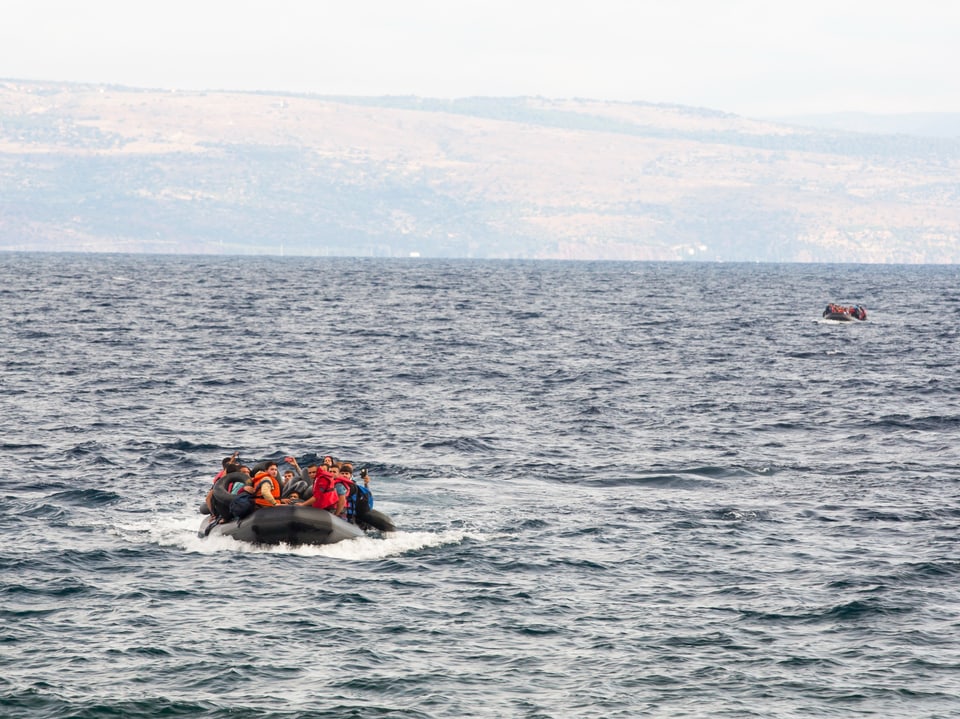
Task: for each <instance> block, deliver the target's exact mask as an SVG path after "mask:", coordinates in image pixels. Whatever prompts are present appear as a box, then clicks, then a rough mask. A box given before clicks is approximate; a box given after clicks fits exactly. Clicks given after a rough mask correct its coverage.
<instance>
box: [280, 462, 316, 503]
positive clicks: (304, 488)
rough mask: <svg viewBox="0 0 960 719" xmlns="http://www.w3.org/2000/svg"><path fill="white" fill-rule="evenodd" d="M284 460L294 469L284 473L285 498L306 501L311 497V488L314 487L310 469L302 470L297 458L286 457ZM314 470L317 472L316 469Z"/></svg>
mask: <svg viewBox="0 0 960 719" xmlns="http://www.w3.org/2000/svg"><path fill="white" fill-rule="evenodd" d="M283 460H284V461H285V462H286V463H287V464H288V465H290V466H291V467H292V468H293V469H288V470H286V471H285V472H284V473H283V496H284V497H290V498H292V499H306V498H307V497H308V496H310V488H311V487H312V486H313V475H312V474H311V473H310V467H307V468H306V469H301V468H300V465H299V463H298V462H297V459H296V457H284V458H283ZM314 470H316V467H314Z"/></svg>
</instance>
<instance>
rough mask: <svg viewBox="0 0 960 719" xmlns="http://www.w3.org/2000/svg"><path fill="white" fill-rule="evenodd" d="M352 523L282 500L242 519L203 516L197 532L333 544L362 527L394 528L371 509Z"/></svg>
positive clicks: (358, 533)
mask: <svg viewBox="0 0 960 719" xmlns="http://www.w3.org/2000/svg"><path fill="white" fill-rule="evenodd" d="M357 522H358V523H357V524H351V523H350V522H347V521H345V520H343V519H340V517H337V516H336V515H334V514H331V513H330V512H328V511H327V510H325V509H317V508H315V507H309V506H301V505H297V504H284V505H280V506H278V507H263V508H261V509H258V510H256V511H255V512H253V513H252V514H250V515H248V516H246V517H244V518H243V519H228V520H226V521H220V520H218V519H217V518H215V517H206V518H204V520H203V522H202V524H201V525H200V531H199V532H198V534H199V536H201V537H213V536H223V537H232V538H233V539H236V540H238V541H241V542H250V543H252V544H290V545H293V546H298V545H301V544H335V543H336V542H342V541H343V540H344V539H356V538H357V537H363V536H365V534H366V532H365V531H364V529H363V528H364V527H368V528H370V529H375V530H379V531H381V532H393V531H396V527H395V526H394V524H393V520H391V519H390V517H388V516H387V515H386V514H384V513H383V512H379V511H377V510H375V509H371V510H370V511H368V512H366V513H365V514H364V515H363V516H361V517H358V518H357Z"/></svg>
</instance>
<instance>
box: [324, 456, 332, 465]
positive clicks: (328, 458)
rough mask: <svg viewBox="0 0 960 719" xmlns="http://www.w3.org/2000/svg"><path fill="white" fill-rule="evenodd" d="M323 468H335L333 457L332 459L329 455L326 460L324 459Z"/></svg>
mask: <svg viewBox="0 0 960 719" xmlns="http://www.w3.org/2000/svg"><path fill="white" fill-rule="evenodd" d="M323 466H324V467H332V466H333V457H331V456H330V455H329V454H328V455H327V456H326V457H324V458H323Z"/></svg>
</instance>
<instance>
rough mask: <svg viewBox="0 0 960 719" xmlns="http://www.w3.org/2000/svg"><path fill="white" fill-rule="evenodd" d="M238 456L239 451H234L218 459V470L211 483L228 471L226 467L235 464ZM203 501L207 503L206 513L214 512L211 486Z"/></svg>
mask: <svg viewBox="0 0 960 719" xmlns="http://www.w3.org/2000/svg"><path fill="white" fill-rule="evenodd" d="M239 456H240V452H234V453H233V454H231V455H230V456H229V457H224V458H223V459H222V460H221V461H220V471H219V472H217V474H216V476H215V477H214V478H213V480H212V483H213V484H216V483H217V480H218V479H220V478H221V477H222V476H224V475H225V474H227V473H228V472H229V471H230V470H229V469H227V467H228V466H230V465H233V464H235V463H236V461H237V457H239ZM204 503H205V504H206V505H207V513H208V514H215V512H214V509H215V507H214V506H213V487H211V488H210V491H209V492H207V496H206V499H204Z"/></svg>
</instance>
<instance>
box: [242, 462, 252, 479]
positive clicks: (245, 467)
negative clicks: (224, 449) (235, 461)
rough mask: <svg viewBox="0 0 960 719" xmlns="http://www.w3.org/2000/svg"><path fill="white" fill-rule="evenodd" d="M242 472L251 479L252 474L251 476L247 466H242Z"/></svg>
mask: <svg viewBox="0 0 960 719" xmlns="http://www.w3.org/2000/svg"><path fill="white" fill-rule="evenodd" d="M240 471H241V472H243V473H244V474H245V475H247V476H248V477H249V476H250V474H251V471H250V468H249V467H248V466H247V465H245V464H244V465H241V466H240Z"/></svg>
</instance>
